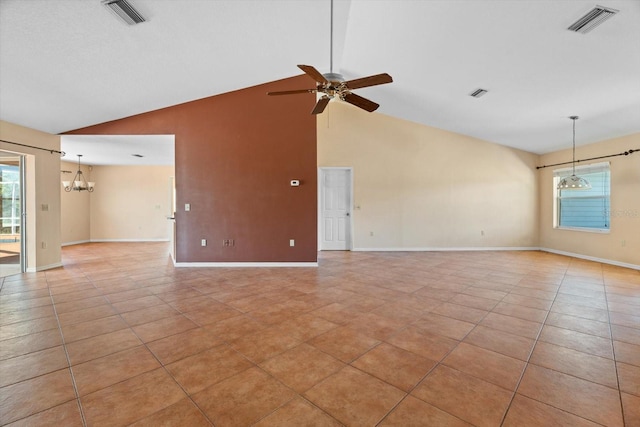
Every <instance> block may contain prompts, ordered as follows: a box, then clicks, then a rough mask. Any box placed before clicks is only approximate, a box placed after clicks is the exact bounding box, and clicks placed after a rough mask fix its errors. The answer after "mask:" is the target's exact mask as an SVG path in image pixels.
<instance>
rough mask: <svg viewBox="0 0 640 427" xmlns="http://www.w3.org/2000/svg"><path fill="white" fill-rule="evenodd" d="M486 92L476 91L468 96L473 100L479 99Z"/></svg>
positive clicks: (484, 90)
mask: <svg viewBox="0 0 640 427" xmlns="http://www.w3.org/2000/svg"><path fill="white" fill-rule="evenodd" d="M487 92H488V91H487V90H486V89H476V90H474V91H473V92H471V93H470V94H469V96H473V97H474V98H480V97H481V96H482V95H484V94H485V93H487Z"/></svg>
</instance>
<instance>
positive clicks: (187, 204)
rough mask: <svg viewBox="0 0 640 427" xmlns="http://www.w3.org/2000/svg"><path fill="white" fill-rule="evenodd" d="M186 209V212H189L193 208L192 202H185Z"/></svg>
mask: <svg viewBox="0 0 640 427" xmlns="http://www.w3.org/2000/svg"><path fill="white" fill-rule="evenodd" d="M184 210H185V212H189V211H190V210H191V203H185V204H184Z"/></svg>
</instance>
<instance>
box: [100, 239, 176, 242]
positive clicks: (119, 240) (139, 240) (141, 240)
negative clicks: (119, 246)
mask: <svg viewBox="0 0 640 427" xmlns="http://www.w3.org/2000/svg"><path fill="white" fill-rule="evenodd" d="M168 241H169V239H91V240H90V242H91V243H145V242H168Z"/></svg>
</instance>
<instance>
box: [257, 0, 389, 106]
mask: <svg viewBox="0 0 640 427" xmlns="http://www.w3.org/2000/svg"><path fill="white" fill-rule="evenodd" d="M330 35H331V40H330V43H329V45H330V55H329V59H330V70H331V72H329V73H325V74H322V73H320V71H318V70H317V69H316V68H315V67H313V66H311V65H298V68H300V69H301V70H302V71H304V72H305V73H306V74H307V75H308V76H309V77H311V78H312V79H313V80H315V81H316V87H315V88H314V89H297V90H285V91H281V92H267V95H294V94H299V93H318V92H319V93H322V94H323V95H322V97H321V98H320V99H319V100H318V102H317V103H316V106H315V107H314V108H313V110H311V114H320V113H322V112H323V111H324V109H325V108H326V107H327V105H328V104H329V101H331V100H332V99H333V98H336V97H337V98H338V99H341V100H342V101H345V102H348V103H349V104H352V105H355V106H356V107H359V108H362V109H363V110H365V111H368V112H372V111H375V110H376V109H378V107H379V106H380V104H376V103H375V102H373V101H371V100H369V99H367V98H363V97H361V96H360V95H356V94H355V93H353V92H351V91H352V90H353V89H360V88H363V87H369V86H376V85H381V84H385V83H391V82H392V81H393V79H392V78H391V76H390V75H389V74H387V73H382V74H376V75H373V76H369V77H362V78H360V79H354V80H349V81H345V80H344V78H343V77H342V75H341V74H338V73H334V72H333V0H331V31H330Z"/></svg>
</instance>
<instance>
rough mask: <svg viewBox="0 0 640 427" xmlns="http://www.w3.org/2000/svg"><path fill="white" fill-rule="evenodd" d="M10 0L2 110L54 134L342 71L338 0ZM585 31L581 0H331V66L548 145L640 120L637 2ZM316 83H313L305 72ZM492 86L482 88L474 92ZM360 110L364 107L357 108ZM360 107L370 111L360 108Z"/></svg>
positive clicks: (491, 133)
mask: <svg viewBox="0 0 640 427" xmlns="http://www.w3.org/2000/svg"><path fill="white" fill-rule="evenodd" d="M130 3H131V4H132V5H133V6H134V7H135V8H136V9H137V10H138V11H139V12H140V13H141V14H142V15H143V16H144V17H145V18H146V19H147V21H146V22H144V23H142V24H139V25H135V26H128V25H126V24H124V23H122V22H119V21H118V20H117V19H116V18H115V17H114V16H113V14H112V13H110V12H109V11H108V10H107V8H105V7H104V6H103V5H102V4H101V2H100V0H48V1H24V0H2V1H1V2H0V118H2V120H6V121H9V122H13V123H17V124H20V125H23V126H28V127H31V128H35V129H39V130H42V131H46V132H50V133H61V132H64V131H67V130H71V129H76V128H80V127H85V126H89V125H93V124H97V123H102V122H105V121H109V120H114V119H118V118H122V117H127V116H130V115H134V114H138V113H142V112H146V111H151V110H154V109H158V108H163V107H167V106H170V105H175V104H179V103H183V102H187V101H191V100H194V99H199V98H204V97H208V96H212V95H216V94H220V93H224V92H228V91H232V90H236V89H241V88H244V87H248V86H252V85H256V84H260V83H264V82H268V81H273V80H279V79H283V78H286V77H290V76H293V75H297V74H300V71H299V70H298V68H296V64H310V65H314V66H315V67H316V68H317V69H319V70H320V71H321V72H328V71H330V62H331V61H330V35H331V30H330V29H331V20H330V16H331V13H330V4H331V2H330V0H215V1H213V0H208V1H205V0H180V1H178V0H130ZM600 4H601V5H602V6H606V7H609V8H613V9H617V10H619V12H618V13H617V14H616V15H614V16H613V17H612V18H610V19H609V20H607V21H605V22H604V23H602V24H601V25H600V26H598V27H597V28H595V29H594V30H592V31H591V32H589V33H587V34H579V33H575V32H571V31H568V30H567V27H568V26H569V25H570V24H571V23H573V22H574V21H575V20H577V19H578V18H579V17H581V16H582V15H584V14H585V13H586V12H588V11H589V10H590V9H592V8H593V7H594V6H595V5H596V3H594V2H593V1H584V0H573V1H558V0H511V1H507V0H504V1H498V0H475V1H471V0H424V1H418V0H335V4H334V26H333V71H334V72H340V73H342V74H343V75H344V76H345V78H347V79H350V78H355V77H362V76H367V75H371V74H377V73H381V72H387V73H389V74H391V75H392V76H393V79H394V82H393V83H391V84H387V85H383V86H376V87H372V88H366V89H360V90H358V91H357V93H358V94H359V95H362V96H365V97H367V98H370V99H372V100H374V101H376V102H378V103H379V104H381V107H380V108H379V110H378V111H377V112H376V113H373V114H377V113H382V114H386V115H390V116H394V117H398V118H401V119H406V120H410V121H413V122H418V123H422V124H425V125H429V126H434V127H438V128H442V129H447V130H450V131H454V132H458V133H461V134H466V135H470V136H474V137H477V138H481V139H484V140H488V141H491V142H496V143H499V144H503V145H507V146H511V147H516V148H520V149H523V150H526V151H530V152H533V153H546V152H551V151H555V150H558V149H563V148H568V147H570V146H571V121H570V120H569V119H568V116H571V115H578V116H580V117H581V119H580V120H579V121H578V123H577V134H576V138H577V144H578V145H581V144H586V143H590V142H595V141H599V140H603V139H607V138H612V137H616V136H622V135H627V134H631V133H635V132H640V77H639V76H640V25H638V23H639V22H640V1H636V0H603V2H602V3H600ZM309 83H310V84H309V87H313V82H312V81H311V80H310V81H309ZM478 88H483V89H486V90H488V93H487V94H486V95H484V96H483V97H481V98H477V99H476V98H472V97H470V96H469V94H470V93H471V92H472V91H474V90H475V89H478ZM354 108H355V107H354ZM363 114H369V113H364V112H363ZM632 148H637V147H632Z"/></svg>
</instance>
